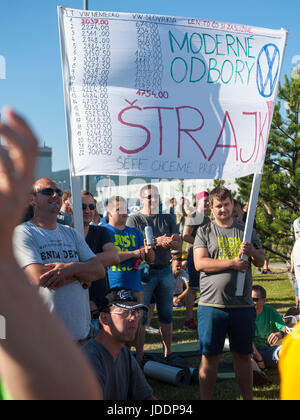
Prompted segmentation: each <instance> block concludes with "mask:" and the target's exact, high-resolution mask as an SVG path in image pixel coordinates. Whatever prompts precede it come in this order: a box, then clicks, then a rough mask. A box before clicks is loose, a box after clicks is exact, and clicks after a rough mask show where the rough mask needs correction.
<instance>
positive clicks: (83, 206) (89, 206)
mask: <svg viewBox="0 0 300 420" xmlns="http://www.w3.org/2000/svg"><path fill="white" fill-rule="evenodd" d="M87 207H88V208H89V209H90V210H95V208H96V206H95V204H82V210H86V209H87Z"/></svg>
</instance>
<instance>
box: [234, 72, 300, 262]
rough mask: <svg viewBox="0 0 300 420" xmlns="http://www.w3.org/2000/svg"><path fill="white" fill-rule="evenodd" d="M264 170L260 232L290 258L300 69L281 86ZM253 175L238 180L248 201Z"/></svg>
mask: <svg viewBox="0 0 300 420" xmlns="http://www.w3.org/2000/svg"><path fill="white" fill-rule="evenodd" d="M278 99H279V101H278V102H277V103H276V104H275V107H274V115H273V121H272V126H271V130H270V137H269V143H268V148H267V154H266V160H265V166H264V171H263V177H262V183H261V189H260V194H259V201H258V207H257V212H256V224H257V232H258V235H259V237H260V239H262V241H263V243H264V246H265V247H266V248H267V247H268V246H271V247H272V249H273V250H274V251H275V252H277V253H279V254H281V255H284V256H286V258H287V259H288V258H289V256H290V253H291V250H292V247H293V243H294V233H293V230H292V223H293V221H294V220H295V219H296V218H297V217H300V206H299V205H300V125H299V124H300V121H299V112H300V72H299V70H298V69H297V68H294V69H293V71H292V75H291V78H290V79H289V78H288V77H287V76H285V78H284V84H283V86H281V85H279V89H278ZM252 179H253V176H248V177H245V178H241V179H237V183H238V185H239V195H240V197H241V198H242V199H243V200H244V201H247V200H248V199H249V196H250V191H251V185H252Z"/></svg>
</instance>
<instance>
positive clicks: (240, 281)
mask: <svg viewBox="0 0 300 420" xmlns="http://www.w3.org/2000/svg"><path fill="white" fill-rule="evenodd" d="M281 30H282V31H284V32H285V46H284V51H285V47H286V42H287V35H288V31H287V30H286V29H281ZM284 51H283V55H284ZM282 63H283V60H281V64H280V69H279V76H278V79H279V77H280V75H281V69H282ZM277 91H278V85H277V89H276V94H275V99H276V97H277ZM273 112H274V104H273V109H272V115H271V119H270V121H271V123H272V119H273ZM271 123H270V127H269V129H271ZM269 135H270V132H269ZM261 179H262V173H259V174H254V177H253V182H252V190H251V195H250V201H249V207H248V213H247V220H246V226H245V232H244V238H243V241H244V242H251V238H252V232H253V225H254V219H255V213H256V206H257V202H258V196H259V190H260V184H261ZM241 259H243V260H245V261H247V260H248V257H247V256H246V255H242V256H241ZM245 278H246V273H241V272H238V275H237V282H236V290H235V296H243V293H244V286H245Z"/></svg>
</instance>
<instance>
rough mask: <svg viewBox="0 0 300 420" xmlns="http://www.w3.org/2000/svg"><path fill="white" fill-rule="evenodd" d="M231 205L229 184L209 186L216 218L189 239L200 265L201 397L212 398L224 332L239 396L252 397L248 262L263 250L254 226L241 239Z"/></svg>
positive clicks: (252, 315)
mask: <svg viewBox="0 0 300 420" xmlns="http://www.w3.org/2000/svg"><path fill="white" fill-rule="evenodd" d="M233 207H234V203H233V200H232V196H231V192H230V191H229V190H227V189H226V188H223V187H217V188H215V189H214V190H212V192H211V193H210V208H211V211H212V212H213V214H214V216H215V220H214V221H213V222H210V223H208V224H207V225H205V226H203V227H200V228H199V230H198V232H197V236H196V239H195V243H194V261H195V267H196V269H197V270H198V271H201V275H200V301H199V308H198V331H199V340H200V348H201V354H202V360H201V364H200V370H199V381H200V396H201V399H210V398H211V395H212V391H213V388H214V384H215V380H216V375H217V371H218V363H219V359H220V356H221V354H222V352H223V347H224V342H225V337H226V334H228V336H229V341H230V349H231V351H232V353H233V358H234V366H235V374H236V379H237V382H238V384H239V387H240V390H241V394H242V396H243V398H244V399H252V398H253V394H252V382H253V381H252V367H251V361H250V355H251V353H252V339H253V335H254V332H255V309H254V308H253V301H252V298H251V287H252V274H251V265H250V262H252V263H253V264H254V265H255V266H257V267H260V266H263V264H264V259H265V255H264V252H263V249H262V247H261V244H260V242H259V240H258V238H257V236H256V233H255V232H253V234H252V238H251V241H250V242H244V240H243V237H244V230H245V225H244V224H242V223H240V222H238V221H237V220H236V219H234V218H233V217H232V212H233ZM242 255H243V256H244V257H243V258H241V256H242ZM245 256H246V257H247V258H245ZM238 273H245V274H246V277H245V283H244V288H243V292H242V294H241V295H237V293H236V286H237V278H238Z"/></svg>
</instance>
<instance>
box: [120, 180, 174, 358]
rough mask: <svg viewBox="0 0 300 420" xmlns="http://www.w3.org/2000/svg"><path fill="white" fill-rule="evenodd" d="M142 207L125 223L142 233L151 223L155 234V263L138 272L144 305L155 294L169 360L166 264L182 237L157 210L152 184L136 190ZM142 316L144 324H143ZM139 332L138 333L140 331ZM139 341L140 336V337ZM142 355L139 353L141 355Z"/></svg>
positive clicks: (169, 218) (170, 316)
mask: <svg viewBox="0 0 300 420" xmlns="http://www.w3.org/2000/svg"><path fill="white" fill-rule="evenodd" d="M140 197H141V202H142V204H143V209H142V211H141V212H140V213H137V214H133V215H131V216H130V217H129V219H128V221H127V226H129V227H134V228H136V229H139V230H140V231H141V232H142V233H143V234H144V232H145V227H146V226H151V227H152V230H153V234H154V237H155V245H156V251H155V262H154V264H151V265H150V271H149V275H148V276H147V278H146V276H143V275H142V284H143V290H144V299H145V305H146V306H149V305H150V302H151V298H152V296H153V295H154V296H155V302H156V305H157V311H158V317H159V322H160V333H161V338H162V343H163V348H164V356H165V358H166V359H167V361H170V362H172V360H171V358H173V355H172V356H170V354H171V342H172V331H173V292H174V279H173V274H172V269H171V266H170V260H171V250H179V251H181V250H182V240H181V237H180V235H179V234H178V229H177V226H176V222H175V220H174V218H173V216H172V215H170V214H160V213H159V191H158V189H157V187H155V186H153V185H145V186H144V187H143V188H142V189H141V192H140ZM146 321H147V320H146V319H145V318H144V325H145V324H146ZM144 330H145V329H143V331H142V334H143V333H144ZM141 340H143V337H141ZM141 356H142V355H141Z"/></svg>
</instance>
